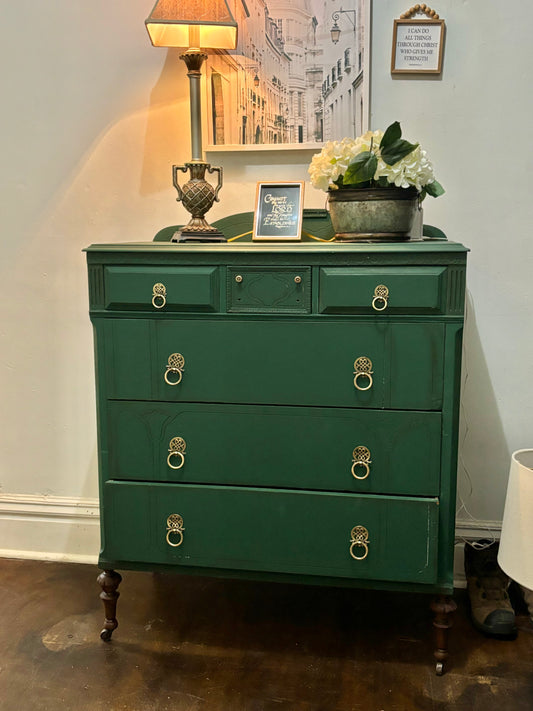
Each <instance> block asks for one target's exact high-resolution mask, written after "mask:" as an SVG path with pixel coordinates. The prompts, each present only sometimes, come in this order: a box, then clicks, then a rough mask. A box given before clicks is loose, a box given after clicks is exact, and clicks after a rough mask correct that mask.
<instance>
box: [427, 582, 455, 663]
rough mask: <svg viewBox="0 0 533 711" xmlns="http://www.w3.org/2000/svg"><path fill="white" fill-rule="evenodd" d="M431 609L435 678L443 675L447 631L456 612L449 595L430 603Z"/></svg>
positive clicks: (446, 650)
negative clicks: (433, 615)
mask: <svg viewBox="0 0 533 711" xmlns="http://www.w3.org/2000/svg"><path fill="white" fill-rule="evenodd" d="M431 609H432V610H433V612H434V613H435V618H434V620H433V627H434V628H435V652H434V653H433V654H434V657H435V659H436V660H437V661H436V664H435V671H436V673H437V676H441V675H442V674H444V662H445V661H446V660H447V659H448V631H449V629H450V627H451V626H452V624H453V623H452V620H451V615H452V614H453V613H454V612H455V611H456V610H457V605H456V604H455V602H454V600H453V598H451V597H450V596H449V595H439V596H438V597H436V598H435V599H434V600H433V601H432V602H431Z"/></svg>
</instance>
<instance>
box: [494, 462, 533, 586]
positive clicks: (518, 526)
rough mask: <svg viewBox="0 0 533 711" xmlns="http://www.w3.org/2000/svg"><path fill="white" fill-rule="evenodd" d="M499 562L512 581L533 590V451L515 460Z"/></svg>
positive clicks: (504, 517) (509, 484)
mask: <svg viewBox="0 0 533 711" xmlns="http://www.w3.org/2000/svg"><path fill="white" fill-rule="evenodd" d="M498 563H499V564H500V568H501V569H502V570H503V571H504V572H505V573H507V575H508V576H509V577H510V578H511V579H512V580H514V581H515V582H517V583H519V584H520V585H523V586H524V587H525V588H529V590H533V449H520V450H518V451H517V452H515V453H514V454H513V455H512V457H511V469H510V472H509V481H508V484H507V496H506V499H505V509H504V512H503V524H502V533H501V538H500V548H499V553H498Z"/></svg>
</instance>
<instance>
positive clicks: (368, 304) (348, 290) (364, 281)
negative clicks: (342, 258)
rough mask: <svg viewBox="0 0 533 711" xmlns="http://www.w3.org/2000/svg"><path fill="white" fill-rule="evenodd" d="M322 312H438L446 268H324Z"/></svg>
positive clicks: (320, 303) (322, 274)
mask: <svg viewBox="0 0 533 711" xmlns="http://www.w3.org/2000/svg"><path fill="white" fill-rule="evenodd" d="M319 274H320V277H319V306H318V310H319V311H320V312H321V313H374V314H376V313H381V314H387V313H411V314H413V313H439V312H442V311H444V310H445V302H446V300H445V298H444V296H445V290H444V278H445V274H446V268H445V267H364V268H362V267H360V268H357V267H323V268H321V269H320V272H319Z"/></svg>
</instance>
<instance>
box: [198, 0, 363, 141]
mask: <svg viewBox="0 0 533 711" xmlns="http://www.w3.org/2000/svg"><path fill="white" fill-rule="evenodd" d="M351 2H352V4H353V5H354V6H355V7H354V8H353V9H351V10H345V9H341V7H340V5H338V4H337V2H333V0H232V3H233V4H232V6H231V7H232V12H233V13H234V16H235V19H236V20H237V22H238V24H239V40H238V46H237V49H236V50H235V51H234V52H221V53H218V54H215V55H210V58H209V62H208V71H207V88H208V92H207V93H208V104H209V113H210V124H211V125H210V129H211V130H210V140H209V142H210V143H213V144H215V145H224V144H226V145H248V144H256V145H258V144H278V143H292V144H302V143H306V144H308V143H321V142H323V141H325V140H329V139H333V138H342V137H343V136H354V135H357V134H358V133H361V131H362V128H363V123H364V116H365V114H366V106H365V103H364V101H365V99H364V96H365V95H364V91H363V84H364V72H363V61H364V42H365V33H364V2H365V0H351ZM337 16H338V17H337ZM334 17H337V19H336V20H334V19H333V18H334ZM334 22H336V23H337V26H338V27H339V30H340V32H339V41H338V42H337V43H334V42H333V41H332V34H331V29H332V27H333V24H334Z"/></svg>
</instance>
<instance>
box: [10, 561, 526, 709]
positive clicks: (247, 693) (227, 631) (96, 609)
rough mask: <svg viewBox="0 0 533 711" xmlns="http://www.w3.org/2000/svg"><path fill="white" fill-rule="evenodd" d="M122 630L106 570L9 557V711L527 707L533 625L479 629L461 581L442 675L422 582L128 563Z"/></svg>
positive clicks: (522, 621)
mask: <svg viewBox="0 0 533 711" xmlns="http://www.w3.org/2000/svg"><path fill="white" fill-rule="evenodd" d="M120 572H121V573H122V575H123V582H122V584H121V588H120V590H121V593H122V594H121V597H120V600H119V604H118V607H119V610H118V619H119V623H120V625H119V627H118V629H117V630H116V631H115V632H114V633H113V638H112V640H111V641H110V642H109V643H104V642H102V641H101V640H100V637H99V634H100V630H101V623H102V609H101V602H100V600H99V599H98V594H99V592H100V588H99V586H98V584H97V583H96V576H97V574H98V570H97V569H96V568H93V567H92V566H86V565H72V564H60V563H45V562H36V561H18V560H6V559H4V560H0V581H1V583H0V619H1V624H0V649H1V650H2V654H1V657H0V710H1V711H13V710H14V709H21V710H22V711H26V709H31V710H32V711H55V710H56V709H58V708H62V709H66V710H70V709H76V711H104V709H105V711H124V710H127V711H167V710H168V711H171V710H172V711H279V710H281V711H359V710H360V709H361V710H363V709H364V711H379V710H380V709H383V711H418V710H421V711H443V710H445V709H450V710H451V709H453V710H454V711H466V710H467V709H468V711H492V710H493V709H494V710H497V711H505V710H506V709H513V711H522V710H523V711H526V710H527V711H529V710H530V709H531V708H533V683H532V682H533V666H532V660H533V634H532V630H533V628H532V627H531V625H530V622H529V620H528V618H527V617H525V616H521V617H519V618H518V623H519V628H520V629H519V634H518V637H517V638H516V640H514V641H501V640H494V639H489V638H486V637H484V636H482V635H480V634H479V633H478V632H477V631H475V630H474V629H473V627H472V626H471V624H470V622H469V620H468V617H467V613H466V609H465V608H466V604H465V603H466V601H465V595H464V592H463V591H458V593H457V595H456V599H457V602H458V608H459V609H458V611H457V612H456V613H455V615H454V626H453V628H452V630H451V635H450V660H449V665H448V671H447V673H446V674H445V675H444V676H443V677H436V676H435V671H434V664H433V656H432V651H433V634H432V624H431V622H432V614H431V611H430V609H429V604H430V601H431V598H430V597H429V596H424V595H414V594H410V595H407V594H401V595H400V594H398V593H385V592H381V593H378V592H373V591H365V590H347V589H331V588H318V587H306V586H296V585H280V584H266V583H256V582H242V581H236V580H235V581H224V580H214V579H206V578H192V577H185V576H173V575H163V574H150V573H136V572H127V571H126V572H123V571H120Z"/></svg>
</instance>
